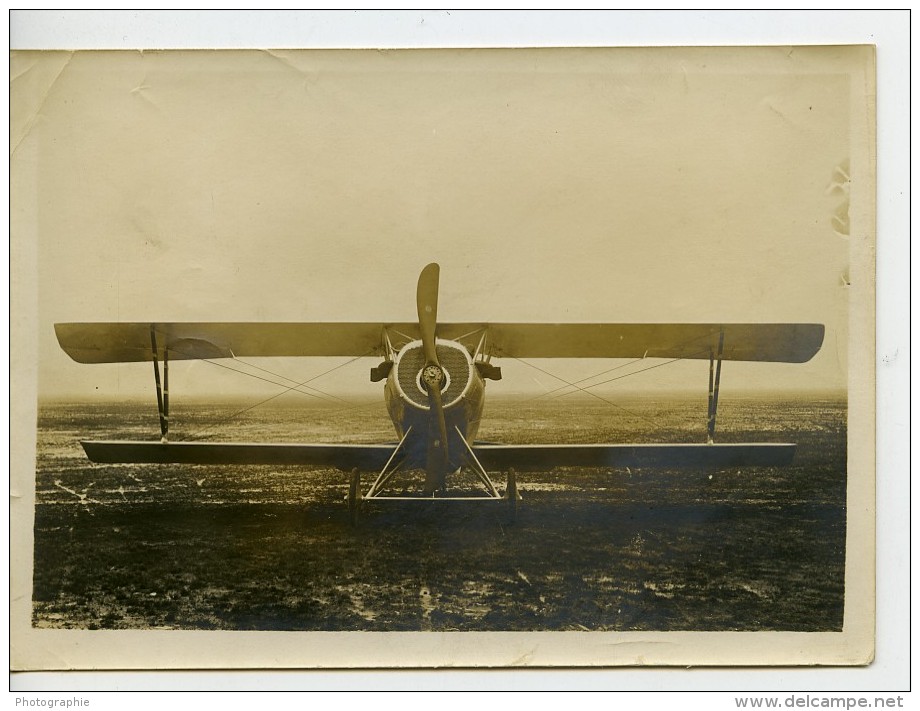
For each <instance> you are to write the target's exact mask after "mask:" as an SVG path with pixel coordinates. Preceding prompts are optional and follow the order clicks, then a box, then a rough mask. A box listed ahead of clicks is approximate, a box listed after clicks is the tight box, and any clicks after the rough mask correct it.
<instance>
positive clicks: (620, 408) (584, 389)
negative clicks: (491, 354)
mask: <svg viewBox="0 0 920 711" xmlns="http://www.w3.org/2000/svg"><path fill="white" fill-rule="evenodd" d="M510 357H511V358H513V359H514V360H516V361H519V362H521V363H523V364H524V365H528V366H530V367H531V368H533V369H535V370H539V371H540V372H541V373H544V374H546V375H548V376H550V377H551V378H555V379H556V380H561V381H562V382H563V383H565V384H566V385H567V386H572V387H575V388H578V390H577V391H576V390H573V391H571V392H570V393H566V394H567V395H570V394H571V393H572V392H578V391H580V392H583V393H586V394H587V395H590V396H592V397H595V398H597V399H598V400H600V401H601V402H605V403H607V404H608V405H611V406H613V407H615V408H617V409H618V410H622V411H623V412H625V413H626V414H628V415H632V416H633V417H638V418H639V419H642V420H646V421H648V422H651V423H653V424H654V423H655V420H653V419H652V418H651V417H648V416H647V415H642V414H640V413H638V412H633V411H632V410H630V409H628V408H626V407H623V406H622V405H618V404H617V403H615V402H612V401H611V400H608V399H607V398H605V397H601V396H600V395H598V394H597V393H595V392H591V391H590V390H588V389H587V388H580V387H578V386H577V385H575V384H574V383H570V382H568V381H567V380H566V379H565V378H560V377H559V376H558V375H555V374H553V373H550V372H549V371H548V370H543V368H541V367H539V366H536V365H534V364H533V363H528V362H527V361H526V360H524V359H522V358H517V357H515V356H510ZM592 387H593V386H592ZM528 402H529V401H528Z"/></svg>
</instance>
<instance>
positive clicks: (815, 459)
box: [33, 397, 847, 631]
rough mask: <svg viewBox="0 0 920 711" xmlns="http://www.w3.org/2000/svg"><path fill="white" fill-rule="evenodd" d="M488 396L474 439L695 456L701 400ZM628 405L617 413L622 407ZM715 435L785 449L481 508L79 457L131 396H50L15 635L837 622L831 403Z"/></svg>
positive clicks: (214, 423)
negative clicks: (29, 582) (782, 458)
mask: <svg viewBox="0 0 920 711" xmlns="http://www.w3.org/2000/svg"><path fill="white" fill-rule="evenodd" d="M617 403H618V405H619V409H617V408H611V407H610V406H607V405H605V404H603V403H600V402H598V401H587V400H585V401H576V400H569V399H565V398H563V399H558V400H555V401H552V402H545V401H541V400H536V401H524V400H517V401H512V400H504V401H503V400H491V401H490V402H489V403H488V404H487V406H486V416H485V419H484V422H483V425H482V429H481V431H480V438H481V439H483V440H490V441H504V442H509V443H529V442H594V441H613V442H643V441H645V442H675V441H704V440H705V411H706V403H705V399H699V398H695V399H686V398H675V399H661V398H648V399H640V398H634V399H632V400H622V399H619V400H618V401H617ZM623 408H625V409H623ZM237 409H239V407H238V406H235V405H233V404H229V403H228V404H225V405H218V406H213V405H212V406H209V407H203V406H195V405H187V406H186V407H185V408H184V409H180V408H178V407H177V408H175V409H174V411H173V415H174V417H173V429H174V435H173V438H174V439H176V440H180V439H186V438H189V439H190V438H199V439H215V440H225V439H228V440H235V441H260V440H267V441H327V442H334V441H351V442H377V441H388V440H392V439H393V432H392V427H391V425H390V423H389V420H388V419H387V417H386V415H385V414H384V413H383V409H382V407H381V405H380V404H379V403H375V404H374V405H372V406H367V407H365V406H358V407H353V408H347V409H333V408H331V407H321V406H316V407H306V408H288V407H276V408H263V409H256V410H252V411H250V412H247V413H245V414H244V415H243V416H241V417H239V418H236V419H235V420H234V421H233V424H232V425H231V424H225V423H222V420H223V418H225V417H226V416H227V415H229V414H232V413H233V412H235V411H236V410H237ZM719 417H720V419H719V434H718V437H717V439H718V440H719V441H723V442H737V441H774V442H779V441H793V442H798V443H799V449H798V453H797V456H796V460H795V462H794V464H793V465H792V466H790V467H785V468H746V469H741V470H729V471H715V472H705V471H676V470H652V469H642V470H635V469H633V470H623V471H621V470H612V471H608V470H595V469H569V470H562V469H560V470H555V471H547V472H534V473H528V474H526V475H520V478H519V486H520V488H521V493H522V495H523V496H524V501H523V502H522V507H521V509H520V512H519V516H518V520H517V522H516V523H515V524H513V525H510V524H509V522H508V521H507V519H506V517H505V515H504V511H503V509H502V507H501V505H500V504H499V505H496V504H492V503H482V504H475V505H463V504H459V503H456V502H455V503H448V502H443V503H438V502H426V503H424V504H420V503H411V504H397V503H388V504H382V503H380V504H374V505H372V506H368V507H366V509H365V510H364V511H363V512H362V518H361V521H360V523H359V525H358V526H357V527H355V528H352V527H351V526H350V525H349V522H348V514H347V510H346V506H345V503H344V497H345V494H346V490H347V478H346V476H345V475H343V474H342V473H341V472H338V471H334V470H326V469H304V468H300V469H298V468H293V467H288V468H284V467H280V468H273V467H259V466H243V467H216V466H181V465H162V466H147V465H116V466H104V465H93V464H90V463H89V462H88V461H87V460H86V458H85V456H84V455H83V452H82V450H81V448H80V446H79V443H78V441H77V440H78V439H80V438H145V439H156V438H157V436H156V434H157V431H158V425H157V415H156V409H155V407H151V406H150V405H149V404H144V405H134V404H122V405H109V404H106V405H87V404H72V403H71V404H64V403H57V404H46V405H43V406H42V407H41V410H40V416H39V427H38V440H39V441H38V452H39V454H38V462H37V467H36V508H35V573H34V580H33V585H34V589H33V624H34V626H36V627H44V628H49V627H50V628H80V629H98V628H117V629H125V628H131V629H148V628H165V629H235V630H239V629H258V630H429V629H430V630H802V631H815V630H839V629H840V628H841V625H842V622H843V604H844V560H845V536H846V506H845V504H846V479H847V471H846V402H845V400H843V399H838V398H811V399H808V400H803V399H796V398H786V399H778V398H773V399H766V398H755V397H750V398H745V397H739V398H734V399H729V398H727V397H726V398H723V400H722V402H721V403H720V413H719Z"/></svg>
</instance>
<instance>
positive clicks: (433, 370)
mask: <svg viewBox="0 0 920 711" xmlns="http://www.w3.org/2000/svg"><path fill="white" fill-rule="evenodd" d="M422 382H424V383H425V385H426V386H427V387H428V388H437V389H438V390H440V389H441V383H443V382H444V371H443V370H441V366H439V365H436V364H434V363H429V364H428V365H426V366H425V368H424V369H423V370H422Z"/></svg>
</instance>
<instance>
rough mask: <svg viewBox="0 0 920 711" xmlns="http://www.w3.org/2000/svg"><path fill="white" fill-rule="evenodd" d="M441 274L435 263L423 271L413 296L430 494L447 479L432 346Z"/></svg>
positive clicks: (440, 377) (440, 379) (438, 373)
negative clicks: (425, 393)
mask: <svg viewBox="0 0 920 711" xmlns="http://www.w3.org/2000/svg"><path fill="white" fill-rule="evenodd" d="M440 274H441V268H440V267H439V266H438V265H437V264H436V263H431V264H429V265H428V266H426V267H425V268H424V269H422V273H421V274H419V277H418V289H417V290H416V293H415V303H416V307H417V308H418V325H419V330H421V332H422V349H423V350H424V353H425V370H424V371H423V373H422V381H423V382H424V383H425V387H427V388H428V408H429V413H428V461H427V463H426V465H425V490H426V491H429V492H434V491H435V490H437V489H441V488H443V486H444V478H445V476H446V475H447V422H446V420H445V418H444V402H443V400H442V399H441V386H442V384H443V383H444V371H443V369H442V368H441V364H440V362H439V361H438V351H437V347H436V344H435V332H436V331H437V328H438V282H439V280H440Z"/></svg>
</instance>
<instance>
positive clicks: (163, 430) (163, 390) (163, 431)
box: [150, 326, 169, 443]
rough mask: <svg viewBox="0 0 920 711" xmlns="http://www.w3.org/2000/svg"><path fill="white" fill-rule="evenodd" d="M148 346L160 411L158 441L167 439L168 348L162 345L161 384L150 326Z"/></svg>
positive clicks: (154, 340)
mask: <svg viewBox="0 0 920 711" xmlns="http://www.w3.org/2000/svg"><path fill="white" fill-rule="evenodd" d="M150 348H151V349H152V350H153V379H154V380H155V381H156V384H157V410H158V411H159V413H160V441H162V442H164V443H165V442H166V441H167V440H168V439H169V349H168V348H166V347H165V346H164V347H163V384H162V385H161V384H160V362H159V360H157V334H156V331H155V330H154V328H153V326H151V327H150Z"/></svg>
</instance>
